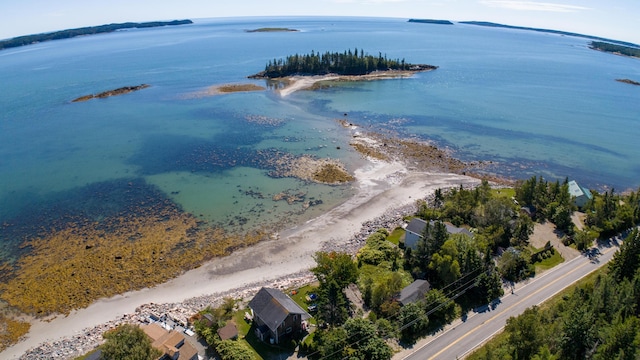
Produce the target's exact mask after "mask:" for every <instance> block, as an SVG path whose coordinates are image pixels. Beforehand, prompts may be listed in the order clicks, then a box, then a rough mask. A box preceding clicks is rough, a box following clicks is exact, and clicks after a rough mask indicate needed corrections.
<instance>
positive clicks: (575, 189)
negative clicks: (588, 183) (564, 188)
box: [569, 180, 593, 199]
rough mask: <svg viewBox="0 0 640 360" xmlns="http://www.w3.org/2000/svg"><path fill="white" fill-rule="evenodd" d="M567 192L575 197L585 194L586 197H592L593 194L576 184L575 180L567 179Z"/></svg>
mask: <svg viewBox="0 0 640 360" xmlns="http://www.w3.org/2000/svg"><path fill="white" fill-rule="evenodd" d="M569 194H571V196H575V197H580V196H586V197H587V199H591V198H593V194H591V191H589V190H588V189H585V188H583V187H582V186H580V185H578V183H577V182H576V181H575V180H571V181H569Z"/></svg>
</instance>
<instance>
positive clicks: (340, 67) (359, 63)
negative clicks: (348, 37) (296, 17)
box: [249, 48, 438, 78]
mask: <svg viewBox="0 0 640 360" xmlns="http://www.w3.org/2000/svg"><path fill="white" fill-rule="evenodd" d="M437 68H438V67H437V66H433V65H424V64H409V63H407V62H406V61H405V60H404V59H402V60H400V59H389V58H387V56H386V55H384V56H383V55H382V53H378V56H373V55H369V54H365V52H364V51H363V50H358V49H357V48H356V49H354V50H353V51H352V50H351V49H349V50H346V51H344V52H343V53H339V52H333V53H332V52H325V53H324V54H320V53H319V52H318V53H316V52H315V51H311V54H305V55H299V54H295V55H290V56H288V57H287V58H286V59H273V60H269V62H268V63H267V65H266V66H265V69H264V71H262V72H260V73H258V74H255V75H251V76H249V77H250V78H279V77H286V76H291V75H326V74H337V75H353V76H357V75H366V74H370V73H373V72H375V71H393V70H395V71H427V70H434V69H437Z"/></svg>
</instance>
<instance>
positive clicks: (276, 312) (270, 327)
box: [249, 287, 311, 344]
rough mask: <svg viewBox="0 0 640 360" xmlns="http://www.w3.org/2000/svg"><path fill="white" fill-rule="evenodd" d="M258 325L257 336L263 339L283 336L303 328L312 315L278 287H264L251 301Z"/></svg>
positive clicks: (278, 341) (275, 340)
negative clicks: (303, 323) (303, 322)
mask: <svg viewBox="0 0 640 360" xmlns="http://www.w3.org/2000/svg"><path fill="white" fill-rule="evenodd" d="M249 308H250V309H251V311H252V312H253V321H254V322H255V325H256V330H255V331H256V336H257V337H258V338H259V339H260V340H262V341H269V340H270V339H273V342H274V343H275V344H278V343H280V341H281V339H282V338H283V337H288V336H290V335H292V334H295V333H297V332H300V331H301V330H303V328H302V321H304V320H307V319H309V318H310V317H311V315H309V314H308V313H307V312H306V311H304V310H303V309H302V308H301V307H300V306H299V305H298V304H296V302H295V301H293V299H291V298H290V297H289V296H287V295H286V294H284V293H283V292H281V291H280V290H278V289H272V288H264V287H263V288H262V289H260V291H258V293H257V294H256V296H254V297H253V299H251V301H250V302H249Z"/></svg>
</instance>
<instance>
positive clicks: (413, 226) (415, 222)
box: [406, 218, 473, 236]
mask: <svg viewBox="0 0 640 360" xmlns="http://www.w3.org/2000/svg"><path fill="white" fill-rule="evenodd" d="M435 223H436V222H435V221H433V220H431V221H429V224H430V225H431V226H433V225H434V224H435ZM426 226H427V222H426V221H424V220H422V219H420V218H413V219H412V220H411V221H410V222H409V225H407V229H406V230H407V231H411V232H412V233H415V234H418V235H420V236H422V232H423V231H424V228H425V227H426ZM444 226H446V227H447V232H448V233H449V234H466V235H469V236H473V234H472V233H471V232H470V231H469V230H467V229H465V228H459V227H457V226H453V225H452V224H450V223H447V222H445V223H444Z"/></svg>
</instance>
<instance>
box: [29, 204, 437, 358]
mask: <svg viewBox="0 0 640 360" xmlns="http://www.w3.org/2000/svg"><path fill="white" fill-rule="evenodd" d="M432 197H433V195H429V196H428V197H426V198H424V199H423V200H429V199H430V198H432ZM416 203H417V202H414V203H412V204H408V205H404V206H400V207H397V208H394V209H390V210H387V211H386V212H385V213H384V214H383V215H381V216H379V217H377V218H375V219H372V220H369V221H365V222H363V223H362V224H361V227H360V230H359V231H358V232H356V233H355V234H353V235H352V236H351V237H350V238H349V239H348V240H347V241H345V242H342V243H338V242H335V241H331V240H328V241H325V242H324V244H323V245H322V250H323V251H341V252H347V253H349V254H352V255H355V254H356V252H357V251H358V249H360V248H361V247H362V246H363V245H364V243H365V240H366V239H367V237H369V235H371V234H372V233H374V232H375V231H377V230H378V229H380V228H386V229H389V230H393V229H394V228H396V227H398V226H401V225H402V224H403V222H404V217H405V216H407V215H412V214H414V213H415V212H416V211H417V205H416ZM315 280H316V279H315V276H314V275H313V274H312V273H311V272H310V271H301V272H298V273H295V274H291V275H289V276H286V277H283V278H279V279H277V280H272V281H258V282H254V283H251V284H248V285H246V286H243V287H241V288H237V289H233V290H230V291H226V292H220V293H215V294H211V295H205V296H198V297H194V298H190V299H187V300H185V301H183V302H180V303H164V304H156V303H149V304H145V305H142V306H140V307H138V308H136V311H135V313H131V314H125V315H123V316H121V317H119V318H117V319H114V320H112V321H109V322H107V323H104V324H100V325H98V326H95V327H92V328H86V329H84V330H82V332H81V333H79V334H77V335H75V336H72V337H67V338H63V339H60V340H56V341H52V342H45V343H42V344H40V345H39V346H37V347H34V348H31V349H30V350H28V351H27V352H26V353H24V354H23V355H22V356H21V357H20V359H21V360H22V359H24V360H27V359H37V360H45V359H72V358H74V357H77V356H80V355H83V354H86V353H87V352H89V351H91V350H93V349H95V348H96V347H97V346H99V345H100V344H102V343H103V338H102V334H103V333H104V332H105V331H108V330H110V329H113V328H115V327H117V326H118V325H121V324H136V325H141V324H145V323H148V321H149V316H151V315H164V314H166V315H168V316H169V317H171V318H172V319H175V320H177V321H178V322H182V323H184V324H187V323H188V321H189V318H190V317H191V316H192V315H193V314H195V313H197V312H198V311H200V310H202V309H204V308H205V307H207V306H211V307H216V306H219V305H220V304H221V303H222V302H223V301H224V299H225V298H229V297H231V298H234V299H241V300H242V301H244V302H246V301H248V300H249V299H250V298H251V297H253V295H255V293H256V292H258V290H260V288H261V287H263V286H268V287H274V288H280V289H291V288H297V287H301V286H304V285H307V284H309V283H312V282H314V281H315Z"/></svg>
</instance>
